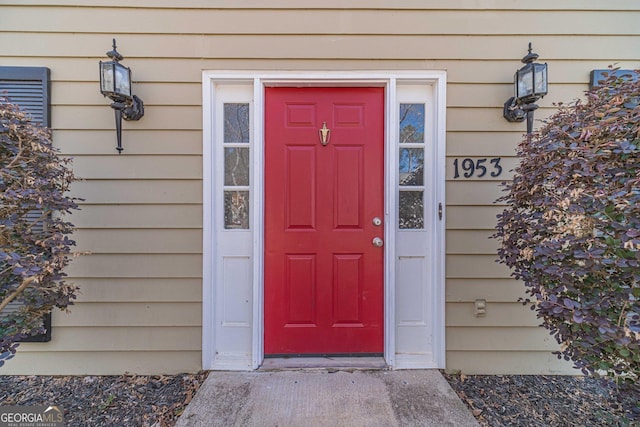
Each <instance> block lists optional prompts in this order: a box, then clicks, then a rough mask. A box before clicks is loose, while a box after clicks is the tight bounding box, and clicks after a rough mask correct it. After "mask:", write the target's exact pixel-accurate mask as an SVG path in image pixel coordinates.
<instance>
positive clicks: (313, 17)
mask: <svg viewBox="0 0 640 427" xmlns="http://www.w3.org/2000/svg"><path fill="white" fill-rule="evenodd" d="M3 16H4V17H5V18H6V22H7V24H6V25H5V26H4V29H5V31H30V32H53V33H56V32H65V28H68V27H70V26H73V27H74V29H76V30H77V31H79V32H83V33H99V34H108V33H138V34H154V33H164V32H165V31H166V30H165V29H166V28H171V30H172V32H175V33H181V34H211V35H216V34H257V35H260V34H335V33H340V34H371V33H372V31H375V33H377V34H394V35H398V34H419V33H422V34H447V35H456V34H479V35H485V34H495V35H527V36H528V35H531V34H554V35H559V34H564V35H574V34H581V33H587V34H589V33H590V34H598V35H611V34H614V35H617V34H633V35H638V34H640V29H639V28H638V26H637V22H638V20H640V13H629V12H628V11H619V12H609V17H610V18H611V20H610V21H605V22H603V21H602V19H601V18H602V17H601V12H598V11H580V12H576V11H541V12H540V13H538V14H537V18H538V19H539V20H540V22H544V25H540V26H536V27H531V26H525V25H522V22H523V21H524V20H527V19H528V17H529V16H530V11H528V10H521V11H513V10H505V11H490V10H485V11H476V10H474V11H470V10H467V11H459V12H457V13H455V14H453V13H451V11H450V10H415V9H414V10H396V11H394V12H393V13H389V11H387V10H381V9H379V10H349V9H342V10H335V9H333V10H332V9H326V10H319V9H302V10H300V9H297V8H296V9H294V10H264V9H256V10H242V9H209V10H202V11H200V12H199V13H197V14H194V13H193V11H192V10H189V9H183V10H180V9H177V8H174V9H150V8H148V9H144V10H143V9H138V10H131V11H128V12H127V13H126V15H124V16H123V14H122V11H121V10H120V9H118V8H101V9H100V13H99V14H96V15H95V16H94V17H93V19H87V10H86V9H84V8H68V7H57V8H54V7H50V8H47V13H46V14H42V15H40V16H35V17H34V16H33V14H31V13H29V10H28V9H25V8H19V7H7V8H5V9H4V10H3ZM282 22H288V25H286V26H283V25H282ZM374 23H375V29H374V28H372V24H374Z"/></svg>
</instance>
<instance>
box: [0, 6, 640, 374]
mask: <svg viewBox="0 0 640 427" xmlns="http://www.w3.org/2000/svg"><path fill="white" fill-rule="evenodd" d="M2 3H3V4H2V5H0V20H1V21H2V25H0V45H2V46H3V48H2V49H0V63H1V64H2V65H6V66H18V65H19V66H46V67H49V68H50V69H51V78H52V87H51V90H52V100H51V101H52V124H53V130H54V132H53V136H54V142H55V144H56V146H58V147H60V149H61V150H62V152H63V153H65V154H69V155H72V156H74V157H75V171H76V173H77V175H79V176H80V177H82V178H84V181H82V182H78V183H76V184H74V186H73V194H74V195H76V196H78V197H81V198H83V199H84V201H82V202H81V207H82V210H80V211H79V212H75V213H74V214H73V215H72V216H71V217H70V219H71V221H72V222H74V223H75V224H76V225H77V227H78V231H77V232H76V234H75V236H74V237H75V238H76V239H77V241H78V250H81V251H89V252H91V254H90V255H86V256H82V257H80V258H78V259H77V260H75V261H74V262H73V264H72V265H71V267H70V268H69V269H68V273H69V274H70V276H71V277H70V281H72V282H76V283H77V284H78V285H79V286H80V287H81V289H82V294H81V295H80V296H79V298H78V303H77V304H76V305H74V306H73V307H72V313H71V314H70V315H65V314H61V313H56V314H54V319H53V320H54V325H55V326H54V331H53V337H54V338H53V342H52V343H49V344H30V345H24V347H23V348H22V352H21V354H19V356H18V357H16V358H15V359H14V360H12V361H11V362H10V363H9V364H8V365H7V366H6V367H3V370H5V371H6V372H9V373H11V372H15V373H19V372H31V371H32V369H31V366H35V365H38V364H39V365H41V366H42V369H41V372H40V373H56V374H59V373H84V372H92V373H121V372H125V371H128V372H140V373H171V372H177V371H194V370H197V369H199V368H200V357H201V353H200V348H201V337H200V336H199V333H200V327H201V322H202V320H201V319H202V313H201V299H202V279H201V277H202V273H201V271H202V264H203V260H202V255H201V253H202V244H203V242H202V220H203V218H202V188H203V182H202V175H203V170H202V160H201V154H202V107H201V105H202V90H201V80H202V71H203V70H221V71H223V72H228V71H229V70H279V71H281V70H300V71H303V70H315V71H317V70H320V71H322V70H404V69H412V70H446V72H447V80H448V86H447V106H448V108H447V141H446V143H447V147H446V155H447V159H446V162H447V163H446V170H447V177H446V178H447V184H446V192H447V194H446V195H447V206H446V226H447V235H446V237H447V247H446V251H447V257H446V268H447V270H446V276H447V282H446V298H447V336H448V351H447V364H448V366H449V367H450V368H453V369H463V370H464V371H466V372H470V373H471V372H473V373H490V372H491V373H499V372H502V373H548V372H555V373H560V372H570V369H568V368H567V364H565V363H560V362H557V361H556V359H555V357H554V356H551V355H550V350H552V349H554V348H555V347H554V343H553V342H552V341H550V340H549V337H548V336H547V335H545V331H544V330H541V329H540V328H538V327H537V326H536V325H537V324H538V323H539V321H538V320H537V319H535V314H534V313H533V312H531V311H530V310H529V309H528V308H527V307H523V306H522V304H520V303H518V302H517V301H518V298H521V297H523V296H524V295H525V292H524V286H523V285H522V284H521V283H520V282H518V281H516V280H513V279H512V278H510V272H509V270H508V269H507V268H506V267H504V265H501V264H498V263H496V262H495V260H496V258H497V256H496V253H495V251H496V248H497V247H498V245H499V242H497V241H496V240H492V239H489V236H490V235H491V234H492V233H493V230H494V229H495V224H496V215H497V214H498V213H500V212H501V210H502V209H503V206H500V205H499V204H496V203H494V202H495V200H496V199H497V198H498V197H500V196H501V195H502V194H503V192H502V191H501V187H500V182H501V181H503V180H506V179H509V178H510V177H511V176H512V175H511V172H509V170H510V169H513V167H514V166H515V165H516V163H517V160H516V158H515V148H516V146H517V144H518V143H519V141H520V140H521V138H522V134H523V132H524V130H525V125H524V123H508V122H506V121H505V120H504V119H503V118H502V107H503V103H504V101H505V100H506V99H507V98H508V97H509V96H511V91H512V79H513V73H514V71H515V70H516V69H517V68H518V67H519V66H520V62H519V60H520V58H521V57H522V56H523V55H524V54H525V53H526V47H527V43H528V42H529V41H531V42H533V46H534V50H535V51H536V52H538V53H539V54H540V60H542V61H546V62H548V64H549V79H550V92H549V95H548V96H547V97H545V98H544V99H543V100H541V101H540V102H539V105H540V106H541V108H540V110H539V111H538V112H536V118H537V119H540V118H543V117H546V116H548V115H550V114H552V113H553V111H554V109H553V108H554V107H553V103H554V102H560V101H564V102H567V101H570V100H572V99H575V98H578V97H580V96H582V93H583V91H584V90H585V89H587V83H588V80H589V71H590V70H592V69H601V68H606V66H607V65H609V64H612V63H617V64H618V65H619V66H621V67H623V68H624V67H626V68H637V67H640V56H639V55H640V54H639V52H640V37H639V36H638V35H639V34H640V26H638V25H637V22H639V21H640V19H639V18H640V4H639V3H638V2H637V1H636V0H618V1H616V2H602V1H601V0H566V1H562V2H558V1H556V0H538V1H535V2H532V1H530V0H511V1H509V2H495V1H491V0H461V1H458V2H455V5H452V3H451V2H449V1H446V0H430V1H427V2H425V1H422V0H397V1H393V2H392V1H389V0H370V1H367V2H362V1H359V0H326V1H323V2H311V3H309V2H306V3H305V5H304V6H306V7H301V5H300V2H299V1H298V0H276V1H271V2H264V1H261V0H260V1H259V0H246V1H243V2H236V1H230V0H212V1H210V0H185V1H182V2H179V3H176V2H174V1H170V0H156V1H154V2H148V1H146V0H128V1H124V0H66V1H65V0H9V1H4V2H2ZM523 22H525V23H526V22H539V23H540V22H542V23H544V25H523ZM112 37H116V38H117V40H118V50H119V51H120V52H121V53H122V54H123V55H124V56H125V61H124V63H125V65H127V66H129V67H131V68H132V70H133V79H134V88H133V91H134V93H136V94H137V95H138V96H140V97H141V98H142V99H143V100H144V102H145V117H144V118H143V119H142V120H140V121H138V122H125V123H123V129H124V130H123V145H124V148H125V151H124V154H123V155H121V156H118V155H117V152H116V151H115V132H114V130H113V128H114V123H113V112H112V110H111V109H110V108H108V104H109V101H108V100H107V99H104V98H103V97H102V96H101V95H100V93H99V91H98V87H97V81H98V75H97V62H98V61H99V60H102V59H104V58H105V56H104V52H106V51H107V50H109V49H110V48H111V38H112ZM537 125H539V122H537V123H536V126H537ZM493 157H501V166H502V167H503V174H502V175H500V176H499V177H495V178H491V177H484V178H482V179H475V178H471V179H464V178H458V179H455V178H454V177H453V169H452V168H453V161H454V160H456V159H458V161H461V160H462V159H464V158H472V159H474V160H477V159H481V158H493ZM475 299H485V300H486V301H487V316H486V317H484V318H477V317H475V316H474V315H473V301H474V300H475ZM181 332H184V334H182V335H180V334H181ZM493 344H495V345H493ZM47 349H49V350H51V353H46V357H47V363H46V364H42V363H41V361H42V357H43V354H44V353H42V352H43V351H49V350H47Z"/></svg>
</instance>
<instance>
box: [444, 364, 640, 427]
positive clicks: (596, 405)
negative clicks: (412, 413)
mask: <svg viewBox="0 0 640 427" xmlns="http://www.w3.org/2000/svg"><path fill="white" fill-rule="evenodd" d="M445 378H446V379H447V381H449V384H450V385H451V387H452V388H453V389H454V390H455V391H456V393H457V394H458V396H460V399H462V401H463V402H465V403H466V404H467V406H468V407H469V409H471V411H472V412H473V415H474V416H475V417H476V419H477V420H478V421H479V422H480V424H481V425H483V426H492V427H494V426H523V427H525V426H526V427H533V426H562V427H568V426H593V427H601V426H640V421H630V415H629V412H628V411H631V410H632V409H633V408H634V407H635V408H636V410H637V409H640V407H639V406H638V405H640V403H639V402H640V393H631V392H627V393H624V394H622V395H618V394H617V393H616V391H614V390H613V389H612V388H610V387H606V386H605V385H604V384H603V383H602V382H601V381H600V380H597V379H594V378H584V377H572V376H545V375H447V374H445ZM618 397H619V398H620V400H621V403H622V404H620V403H618Z"/></svg>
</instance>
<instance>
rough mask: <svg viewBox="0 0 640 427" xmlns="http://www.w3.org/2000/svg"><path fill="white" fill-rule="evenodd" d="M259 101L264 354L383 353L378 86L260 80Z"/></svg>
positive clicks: (380, 97)
mask: <svg viewBox="0 0 640 427" xmlns="http://www.w3.org/2000/svg"><path fill="white" fill-rule="evenodd" d="M265 106H266V113H265V146H266V147H265V163H266V173H265V267H264V268H265V285H264V289H265V308H264V309H265V310H264V311H265V353H266V354H341V353H342V354H345V353H382V352H383V324H384V322H383V305H384V304H383V266H384V262H383V253H384V250H383V247H379V246H374V245H373V243H372V242H373V240H374V238H376V237H379V238H383V237H384V228H383V225H382V224H377V223H378V222H379V221H376V218H378V219H380V220H382V219H383V218H384V91H383V89H382V88H326V87H323V88H267V89H266V100H265ZM325 123H326V125H325ZM323 135H326V139H325V143H326V145H323V143H322V137H323Z"/></svg>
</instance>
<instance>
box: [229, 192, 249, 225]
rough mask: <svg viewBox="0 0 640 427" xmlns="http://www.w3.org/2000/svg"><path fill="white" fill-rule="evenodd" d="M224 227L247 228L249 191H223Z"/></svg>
mask: <svg viewBox="0 0 640 427" xmlns="http://www.w3.org/2000/svg"><path fill="white" fill-rule="evenodd" d="M224 228H226V229H235V228H240V229H247V230H248V229H249V192H248V191H225V192H224Z"/></svg>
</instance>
